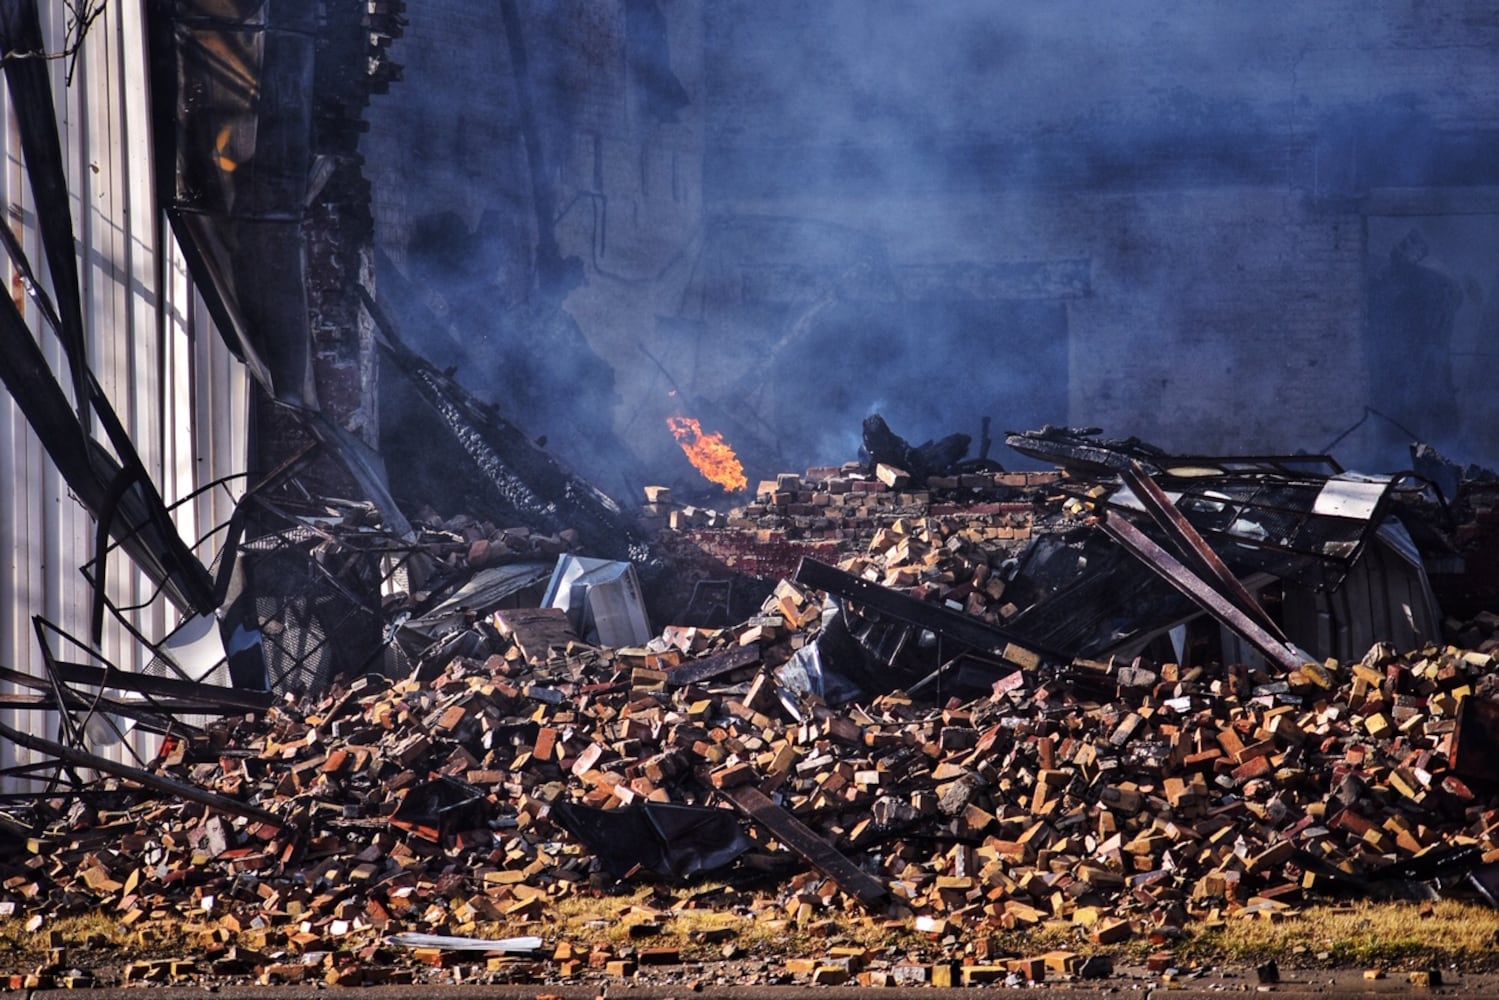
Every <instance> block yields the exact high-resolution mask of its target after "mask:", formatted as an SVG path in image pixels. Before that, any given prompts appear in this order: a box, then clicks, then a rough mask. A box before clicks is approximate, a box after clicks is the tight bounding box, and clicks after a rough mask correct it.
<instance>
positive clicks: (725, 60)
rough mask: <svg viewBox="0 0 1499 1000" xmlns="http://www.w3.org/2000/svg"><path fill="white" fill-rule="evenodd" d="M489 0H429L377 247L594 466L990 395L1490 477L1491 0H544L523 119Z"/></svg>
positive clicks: (1495, 85) (929, 410) (1497, 233)
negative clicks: (677, 438)
mask: <svg viewBox="0 0 1499 1000" xmlns="http://www.w3.org/2000/svg"><path fill="white" fill-rule="evenodd" d="M474 6H475V5H471V4H459V3H457V2H456V0H411V3H410V20H411V27H410V29H409V33H408V36H407V38H406V39H403V40H402V42H401V43H400V45H401V46H403V51H402V52H400V53H399V55H400V56H401V57H403V58H402V61H404V62H405V63H406V64H407V72H406V79H405V81H404V82H403V83H402V84H401V85H400V87H399V88H398V89H397V90H396V91H395V92H393V93H392V94H391V95H390V96H389V97H388V98H384V99H382V100H383V101H384V102H385V103H384V104H383V105H377V106H376V108H375V110H374V112H373V114H374V116H375V117H376V119H377V121H376V130H375V134H374V135H373V136H372V149H377V150H381V151H382V152H383V154H385V159H384V160H382V158H381V157H380V156H373V155H372V157H371V159H372V164H373V165H376V166H378V165H379V164H381V163H382V162H383V163H384V164H385V167H384V173H383V174H379V175H378V177H377V188H378V192H379V198H378V199H377V204H383V205H385V206H386V207H387V209H388V211H387V212H385V213H384V215H385V218H383V219H382V227H383V228H382V234H381V240H382V242H383V243H384V244H385V245H386V246H387V248H388V249H389V250H390V252H391V256H392V259H393V260H394V261H395V265H396V266H397V267H400V268H404V269H405V274H406V276H407V277H408V278H411V279H412V281H413V285H414V286H415V287H416V288H417V289H418V291H419V293H420V294H422V295H425V296H426V297H427V298H428V299H433V298H434V296H435V297H436V300H437V301H438V302H439V305H451V304H452V303H457V304H458V305H457V308H459V309H460V310H466V311H467V318H465V319H464V321H463V323H462V324H459V325H452V324H450V329H449V333H448V337H449V339H450V340H453V341H455V342H456V343H458V344H459V345H460V347H461V348H462V350H463V351H464V352H465V355H466V356H465V357H463V358H457V359H455V360H454V361H453V362H452V363H454V364H460V366H462V365H467V366H470V367H472V368H477V369H478V372H477V377H478V379H479V380H480V381H484V380H492V381H493V382H494V384H496V385H497V386H499V387H502V388H503V389H504V391H503V392H502V393H500V394H499V395H498V398H497V399H496V402H497V403H498V404H499V405H500V406H501V408H502V409H503V408H505V407H506V405H507V399H506V397H509V399H510V400H511V401H513V402H514V403H516V404H523V405H524V407H525V408H526V410H527V412H525V413H514V414H513V417H514V418H515V419H517V420H519V421H520V422H522V423H523V424H527V425H528V426H536V427H539V428H556V429H557V430H554V431H553V435H554V437H553V440H554V446H555V447H556V448H557V449H558V450H559V451H562V452H563V453H564V454H565V455H567V457H569V458H572V459H574V461H575V464H576V462H579V461H581V462H607V461H611V459H610V458H609V457H608V456H614V455H620V454H628V455H629V456H631V460H630V461H628V462H622V463H619V466H618V468H617V469H611V470H609V471H610V473H611V474H613V473H617V475H615V478H616V479H633V478H636V477H640V476H645V477H653V478H667V477H669V476H674V475H682V474H683V472H682V466H681V463H680V456H678V455H676V454H675V446H674V444H673V443H672V441H671V438H670V435H669V433H668V432H667V430H666V428H665V424H664V420H663V417H664V416H665V415H666V414H668V413H670V412H672V411H673V410H676V409H694V410H697V411H699V412H698V413H697V414H696V415H700V416H704V417H705V422H708V421H710V420H711V419H716V421H717V423H718V424H719V425H720V426H719V428H718V429H722V430H724V431H725V432H726V434H727V436H728V437H729V439H730V441H731V442H733V443H735V444H736V446H738V447H740V448H741V450H742V451H743V452H744V454H745V457H746V460H747V464H749V465H750V466H751V468H750V478H751V480H752V481H753V480H754V479H755V478H757V476H762V475H766V474H769V473H772V472H774V471H777V470H778V469H797V468H801V467H805V466H807V465H811V464H817V463H827V462H836V461H841V460H846V459H850V458H853V457H855V450H856V445H857V435H858V427H859V421H860V419H861V418H862V417H863V416H864V415H866V414H868V413H869V412H873V411H876V410H878V411H881V412H883V413H884V415H885V416H886V417H887V419H888V420H889V422H890V424H891V426H892V428H893V429H894V430H896V431H897V432H898V433H900V434H902V435H904V436H906V437H908V438H910V439H913V440H915V441H920V440H922V439H925V438H929V437H939V436H942V435H944V434H947V433H950V432H955V431H957V432H964V433H969V434H973V435H975V436H977V432H978V427H979V424H980V421H981V419H982V418H983V417H985V416H988V417H991V418H992V419H993V422H994V428H995V430H996V432H998V431H1000V430H1003V429H1007V428H1017V429H1018V428H1024V427H1033V426H1038V425H1040V424H1043V423H1070V424H1073V425H1097V426H1102V427H1105V428H1106V429H1107V430H1108V431H1109V432H1110V433H1113V434H1117V435H1126V434H1136V435H1139V436H1141V437H1144V438H1146V439H1148V440H1153V441H1155V442H1156V443H1158V444H1161V445H1163V446H1165V447H1167V448H1171V449H1175V450H1178V451H1184V452H1197V453H1203V452H1213V451H1220V452H1290V451H1295V450H1302V449H1305V450H1320V449H1322V448H1324V447H1326V446H1328V445H1329V444H1332V443H1336V445H1337V447H1336V448H1335V453H1336V454H1337V455H1338V456H1339V457H1340V458H1342V459H1343V460H1344V461H1345V463H1348V464H1356V465H1359V466H1362V467H1365V468H1371V469H1372V468H1397V467H1403V466H1405V465H1406V464H1407V458H1406V455H1405V446H1406V444H1408V443H1409V440H1410V439H1412V438H1417V439H1421V440H1425V441H1429V442H1431V443H1433V444H1436V445H1437V446H1438V447H1440V448H1441V449H1442V450H1443V451H1444V452H1446V453H1448V454H1449V455H1451V456H1452V457H1454V458H1457V459H1459V460H1462V461H1478V462H1481V463H1485V464H1499V440H1496V432H1495V431H1494V430H1493V428H1495V427H1499V403H1496V402H1495V401H1494V400H1495V396H1494V394H1493V393H1492V392H1490V391H1489V390H1488V387H1487V386H1486V385H1485V384H1484V380H1483V379H1482V377H1481V376H1480V375H1479V374H1478V373H1480V372H1482V371H1484V370H1487V369H1488V368H1489V366H1490V364H1491V363H1492V358H1493V355H1494V354H1495V353H1499V347H1496V346H1495V334H1496V333H1499V324H1496V323H1495V322H1494V320H1493V317H1494V316H1495V315H1499V309H1496V307H1495V306H1494V305H1493V303H1494V302H1495V301H1499V258H1496V256H1495V255H1496V253H1499V222H1496V219H1499V215H1496V214H1495V213H1496V212H1499V203H1496V202H1495V201H1494V199H1493V198H1492V196H1491V195H1490V194H1489V193H1488V192H1486V191H1485V190H1484V189H1485V188H1486V187H1488V186H1491V185H1499V131H1496V126H1499V120H1496V119H1499V115H1496V113H1495V111H1494V109H1495V108H1499V72H1496V70H1499V66H1496V62H1499V56H1496V55H1495V53H1499V13H1496V12H1495V11H1494V10H1492V8H1491V5H1488V4H1484V3H1478V2H1476V0H1462V2H1455V3H1450V4H1441V5H1410V4H1408V3H1403V2H1402V3H1395V2H1380V3H1374V4H1370V3H1367V2H1356V0H1334V2H1330V3H1321V4H1304V3H1295V2H1291V0H1275V2H1272V3H1269V4H1254V5H1245V4H1239V5H1230V4H1201V3H1195V2H1193V3H1189V2H1174V3H1162V2H1160V0H1150V2H1145V0H1132V2H1124V3H1115V4H1107V5H1104V4H1097V3H1091V2H1089V3H1084V2H1081V0H1061V2H1052V3H1046V4H1008V3H1007V4H999V3H993V2H989V0H971V2H970V0H944V2H941V3H929V2H914V0H820V2H818V3H804V2H799V0H798V2H793V0H754V2H750V0H713V2H711V3H710V2H690V0H629V2H627V3H623V4H620V3H617V2H612V0H610V2H606V0H554V2H552V3H542V4H525V5H517V6H518V7H524V10H523V11H521V16H520V18H519V24H520V28H521V32H522V34H523V35H524V39H523V40H524V50H525V55H526V57H527V62H528V69H527V74H526V76H527V78H528V79H529V81H530V89H531V105H532V108H533V112H534V115H535V121H534V123H533V125H534V127H531V128H529V129H528V127H527V122H526V120H525V113H524V111H525V109H524V104H525V102H524V100H523V99H522V94H521V90H520V89H518V86H517V79H518V78H517V77H516V73H515V69H516V67H515V63H514V58H513V55H514V52H513V46H511V45H509V44H508V43H509V42H510V41H511V38H510V36H509V35H508V34H507V26H506V25H505V24H504V23H502V22H503V21H504V18H502V17H500V16H499V15H498V14H494V15H487V14H483V13H476V12H475V10H474ZM500 6H501V7H504V6H505V5H503V4H502V5H500ZM480 22H483V23H480ZM511 27H513V25H512V26H511ZM465 32H466V33H468V34H470V35H471V34H473V33H475V32H479V33H484V34H485V35H486V37H492V38H493V39H495V43H494V45H493V46H490V47H489V48H488V50H487V55H479V56H473V57H462V58H460V57H459V56H458V55H457V54H456V53H457V52H459V51H468V49H466V48H463V47H461V46H458V47H455V39H456V38H458V37H459V36H460V35H463V34H464V33H465ZM465 59H469V60H471V61H470V62H465ZM475 60H476V61H477V62H476V63H474V62H473V61H475ZM381 115H386V116H387V118H386V121H385V123H383V124H382V122H381V121H380V120H379V119H380V116H381ZM391 123H395V124H394V125H392V124H391ZM413 123H420V128H419V130H418V132H419V134H420V135H422V136H423V139H422V140H421V141H416V142H413V141H411V140H410V132H402V130H401V128H400V127H399V126H400V125H402V124H407V125H410V124H413ZM528 135H529V136H532V137H534V142H535V143H537V144H539V147H538V148H539V152H540V153H541V154H542V157H541V158H542V161H543V162H542V164H541V167H542V169H541V172H540V174H538V173H537V172H536V170H535V167H536V164H535V163H533V162H531V161H530V160H528V154H530V153H531V152H533V151H534V150H532V149H531V148H530V147H528V146H527V136H528ZM382 144H383V145H382ZM538 177H539V178H540V179H541V180H540V183H538ZM538 198H540V199H541V200H542V201H544V202H549V203H550V204H551V206H552V208H551V212H550V215H549V216H543V215H538V213H537V212H536V206H537V201H538ZM443 212H449V213H453V215H454V217H455V218H454V219H449V220H447V221H446V222H442V221H439V222H437V223H436V224H434V222H433V221H432V220H433V219H434V218H438V217H440V216H441V213H443ZM546 218H551V219H553V220H555V226H554V227H552V228H553V229H554V233H553V238H554V239H555V241H556V246H555V249H556V256H557V257H559V258H560V259H562V260H564V261H567V262H568V263H569V266H570V267H573V268H575V271H573V272H570V273H573V274H574V276H575V277H576V278H577V279H580V281H581V283H580V284H578V285H577V287H576V288H573V287H572V286H571V285H570V284H569V285H562V284H557V283H552V284H550V285H549V284H548V280H547V279H548V274H547V260H546V258H547V254H548V250H547V247H546V245H545V244H546V238H545V236H544V233H543V230H546V229H547V228H548V227H547V225H546V223H545V219H546ZM449 233H450V234H451V235H452V240H453V242H452V244H451V246H445V243H444V235H445V234H449ZM462 241H468V242H467V243H463V242H462ZM460 244H462V245H461V246H460ZM475 245H477V247H478V249H477V250H474V249H473V247H474V246H475ZM453 247H459V248H460V250H461V252H460V253H459V254H457V255H455V254H453V253H451V252H449V251H451V249H452V248H453ZM1401 247H1404V248H1405V249H1404V250H1401V249H1400V248H1401ZM554 263H555V262H554ZM475 268H477V269H478V273H477V274H476V273H474V270H473V269H475ZM445 276H450V277H445ZM549 288H550V289H551V294H552V298H551V299H550V300H548V299H547V290H548V289H549ZM538 302H540V305H538ZM552 307H555V309H552ZM538 309H540V310H541V311H542V312H544V313H545V318H547V319H548V322H552V321H555V323H554V325H552V326H551V327H548V326H547V325H546V323H542V322H541V321H540V319H538V317H537V315H536V312H537V310H538ZM547 310H552V311H550V312H548V311H547ZM439 311H440V310H439ZM558 311H560V312H561V313H562V314H564V315H565V317H566V318H565V319H562V318H559V317H558V316H557V315H556V313H557V312H558ZM569 322H570V323H572V324H575V332H576V336H569V337H563V338H560V339H559V338H557V337H555V336H554V337H549V338H547V339H543V338H542V337H540V336H538V335H537V334H536V333H535V331H536V330H538V329H548V328H550V329H553V330H556V329H559V328H561V329H568V330H572V329H574V328H573V327H568V326H567V324H568V323H569ZM556 323H560V324H561V326H560V327H558V326H557V325H555V324H556ZM459 326H461V329H460V328H459ZM485 345H488V346H485ZM438 346H440V345H438ZM435 349H436V347H434V350H435ZM528 352H536V353H537V354H549V355H551V357H550V360H548V361H547V362H546V363H545V364H538V363H534V362H533V363H531V364H529V365H528V364H526V363H524V360H525V356H526V355H527V354H528ZM559 354H560V355H565V356H564V357H558V355H559ZM1403 361H1413V362H1414V363H1402V362H1403ZM486 366H488V367H486ZM494 366H500V367H502V368H504V369H505V372H516V371H519V372H526V373H527V375H526V376H525V378H524V379H523V381H524V382H525V385H524V387H521V388H524V389H525V390H526V391H524V392H522V391H520V388H517V387H514V386H513V384H512V383H507V382H506V377H507V376H506V374H505V372H498V371H495V369H494ZM600 366H603V367H600ZM538 370H539V371H540V374H539V375H538V374H536V372H537V371H538ZM611 373H612V382H613V384H612V385H610V384H608V383H609V381H610V374H611ZM460 377H462V376H460ZM474 377H475V373H473V372H470V379H471V380H472V379H473V378H474ZM569 380H572V381H573V382H574V383H576V382H578V381H581V380H586V381H587V382H588V387H587V389H583V388H581V387H580V391H590V392H594V393H595V396H593V397H590V398H594V399H596V403H594V404H593V405H592V408H591V409H589V408H584V410H583V412H582V413H581V414H580V412H579V405H578V397H577V396H576V395H570V394H567V393H564V392H561V391H559V389H558V384H560V383H565V382H568V381H569ZM471 384H472V381H471ZM668 390H675V392H676V394H675V395H672V396H668ZM552 407H556V408H559V409H560V410H562V411H564V412H565V413H566V414H567V415H568V419H567V420H562V419H559V418H557V416H556V414H552V413H549V412H548V411H549V409H550V408H552ZM598 424H606V425H608V424H612V429H614V430H617V432H618V433H619V435H620V436H621V438H622V439H623V446H622V447H621V448H619V449H615V448H614V447H613V445H612V444H611V445H609V446H608V447H605V448H600V447H596V446H595V447H583V446H582V443H581V442H580V441H579V438H589V437H591V436H592V437H593V438H594V441H597V440H600V439H599V438H597V437H596V436H594V435H593V433H592V431H590V428H596V426H597V425H598ZM556 433H561V434H562V435H563V438H561V439H559V438H556V437H555V434H556ZM996 436H997V434H996ZM995 457H998V458H1000V459H1001V460H1002V461H1007V462H1016V464H1018V460H1016V459H1014V457H1013V456H1010V455H1007V454H1002V453H999V452H998V451H997V452H996V454H995ZM584 471H585V472H586V473H588V474H591V475H594V476H597V477H600V478H608V477H607V476H605V475H604V470H601V469H585V470H584Z"/></svg>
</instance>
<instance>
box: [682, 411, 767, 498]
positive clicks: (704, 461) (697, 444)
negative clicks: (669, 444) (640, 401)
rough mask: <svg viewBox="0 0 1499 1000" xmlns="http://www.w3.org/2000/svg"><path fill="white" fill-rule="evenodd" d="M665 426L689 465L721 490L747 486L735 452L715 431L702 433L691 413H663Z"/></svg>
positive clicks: (701, 427)
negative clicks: (680, 447) (668, 414)
mask: <svg viewBox="0 0 1499 1000" xmlns="http://www.w3.org/2000/svg"><path fill="white" fill-rule="evenodd" d="M666 426H668V427H670V428H671V433H672V436H673V437H675V438H676V439H677V444H679V445H681V446H682V451H683V452H685V453H686V455H687V460H688V461H689V462H691V463H692V467H693V468H695V469H697V471H699V472H701V473H702V474H703V475H704V476H705V477H706V478H707V479H708V480H710V481H711V482H714V483H717V484H718V485H719V486H722V487H723V488H724V492H726V493H734V492H736V491H738V490H742V489H745V488H747V487H748V486H749V480H748V479H746V478H745V476H744V465H743V464H741V463H740V461H739V456H737V455H735V454H734V449H733V448H730V447H729V443H728V442H727V441H725V440H724V439H723V435H722V434H720V433H719V432H718V431H714V432H712V433H711V434H705V433H703V425H702V424H700V423H698V421H697V420H696V419H694V418H692V417H676V416H672V417H667V418H666Z"/></svg>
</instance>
